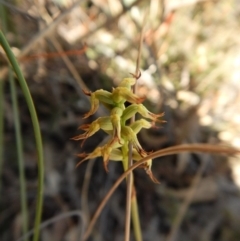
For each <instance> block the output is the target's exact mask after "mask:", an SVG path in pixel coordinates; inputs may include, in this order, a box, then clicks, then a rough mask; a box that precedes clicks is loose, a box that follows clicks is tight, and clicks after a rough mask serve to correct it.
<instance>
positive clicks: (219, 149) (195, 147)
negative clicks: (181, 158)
mask: <svg viewBox="0 0 240 241" xmlns="http://www.w3.org/2000/svg"><path fill="white" fill-rule="evenodd" d="M181 152H194V153H196V152H206V153H214V154H218V155H236V154H240V150H239V149H236V148H232V147H224V146H218V145H210V144H186V145H177V146H172V147H168V148H165V149H162V150H159V151H156V152H153V153H151V154H150V155H148V156H147V157H144V158H143V159H142V160H140V161H138V162H136V163H135V164H133V165H132V166H131V167H130V168H129V169H128V170H127V171H125V172H124V173H123V174H122V175H121V176H120V177H119V178H118V180H117V181H116V182H115V183H114V185H113V186H112V188H111V189H110V190H109V191H108V193H107V194H106V196H105V197H104V199H103V200H102V202H101V203H100V205H99V206H98V208H97V210H96V212H95V214H94V216H93V218H92V220H91V222H90V223H89V225H88V228H87V230H86V232H85V234H84V236H83V241H86V240H87V238H88V237H89V235H90V234H91V232H92V229H93V227H94V225H95V223H96V221H97V219H98V217H99V215H100V214H101V212H102V210H103V208H104V207H105V205H106V203H107V201H108V200H109V198H110V197H111V196H112V194H113V193H114V191H115V190H116V189H117V187H118V186H119V185H120V184H121V182H122V181H123V180H124V179H125V178H126V177H127V175H128V174H129V173H130V172H132V171H133V170H134V169H136V168H137V167H139V166H141V165H142V164H143V163H145V162H147V161H148V160H149V159H154V158H157V157H163V156H169V155H174V154H178V153H181Z"/></svg>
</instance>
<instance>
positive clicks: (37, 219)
mask: <svg viewBox="0 0 240 241" xmlns="http://www.w3.org/2000/svg"><path fill="white" fill-rule="evenodd" d="M0 43H1V45H2V47H3V49H4V51H5V53H6V55H7V58H8V60H9V62H10V63H11V65H12V67H13V70H14V72H15V74H16V76H17V78H18V80H19V83H20V86H21V88H22V91H23V94H24V97H25V99H26V102H27V105H28V109H29V112H30V115H31V119H32V123H33V129H34V134H35V140H36V146H37V155H38V193H37V207H36V217H35V223H34V237H33V241H38V240H39V226H40V223H41V215H42V206H43V181H44V162H43V147H42V137H41V132H40V127H39V123H38V118H37V113H36V110H35V107H34V104H33V100H32V97H31V94H30V91H29V89H28V86H27V83H26V80H25V79H24V77H23V74H22V72H21V70H20V68H19V65H18V62H17V60H16V58H15V56H14V54H13V53H12V50H11V48H10V46H9V44H8V42H7V40H6V39H5V37H4V35H3V33H2V31H1V30H0Z"/></svg>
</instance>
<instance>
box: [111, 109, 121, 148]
mask: <svg viewBox="0 0 240 241" xmlns="http://www.w3.org/2000/svg"><path fill="white" fill-rule="evenodd" d="M122 113H123V110H122V109H121V108H119V107H115V108H113V109H112V111H111V122H112V126H113V141H114V140H116V139H117V140H118V142H119V143H120V139H121V116H122Z"/></svg>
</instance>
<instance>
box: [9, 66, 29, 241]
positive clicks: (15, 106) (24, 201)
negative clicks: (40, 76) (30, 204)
mask: <svg viewBox="0 0 240 241" xmlns="http://www.w3.org/2000/svg"><path fill="white" fill-rule="evenodd" d="M9 81H10V89H11V98H12V104H13V119H14V126H15V135H16V144H17V156H18V168H19V179H20V197H21V209H22V216H23V225H22V227H23V234H24V235H26V233H27V231H28V208H27V192H26V180H25V175H24V161H23V143H22V133H21V127H20V120H19V111H18V101H17V93H16V84H15V81H14V79H13V73H12V70H11V69H9ZM25 241H27V238H26V239H25Z"/></svg>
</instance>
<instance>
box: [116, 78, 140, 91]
mask: <svg viewBox="0 0 240 241" xmlns="http://www.w3.org/2000/svg"><path fill="white" fill-rule="evenodd" d="M135 84H136V78H124V79H123V80H122V81H121V83H120V84H119V87H126V88H127V89H129V90H131V87H132V86H133V85H135Z"/></svg>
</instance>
